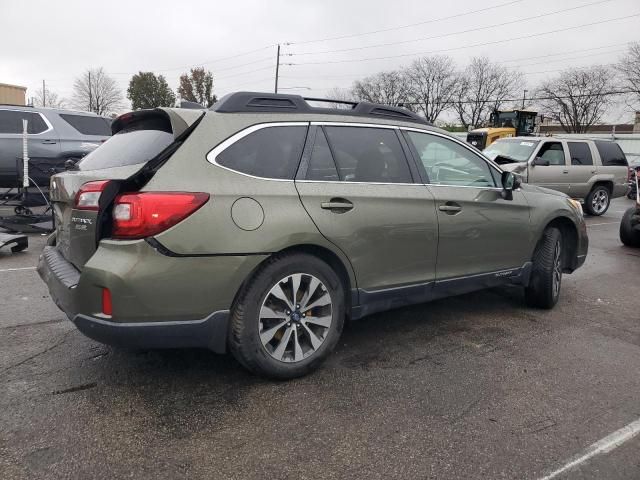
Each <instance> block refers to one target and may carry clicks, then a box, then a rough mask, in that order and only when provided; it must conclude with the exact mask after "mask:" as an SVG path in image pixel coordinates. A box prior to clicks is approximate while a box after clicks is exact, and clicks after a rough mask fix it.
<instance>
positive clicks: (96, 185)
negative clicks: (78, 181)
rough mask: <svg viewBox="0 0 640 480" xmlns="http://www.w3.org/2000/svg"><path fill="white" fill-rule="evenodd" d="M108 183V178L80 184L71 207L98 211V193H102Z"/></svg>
mask: <svg viewBox="0 0 640 480" xmlns="http://www.w3.org/2000/svg"><path fill="white" fill-rule="evenodd" d="M108 183H109V180H96V181H95V182H87V183H85V184H84V185H82V186H81V187H80V190H78V193H77V194H76V200H75V204H74V206H73V208H75V209H77V210H94V211H98V208H99V202H100V195H102V192H103V190H104V189H105V188H106V187H107V184H108Z"/></svg>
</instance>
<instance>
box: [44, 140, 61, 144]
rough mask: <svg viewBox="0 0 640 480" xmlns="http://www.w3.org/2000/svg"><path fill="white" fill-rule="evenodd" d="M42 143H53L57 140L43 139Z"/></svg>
mask: <svg viewBox="0 0 640 480" xmlns="http://www.w3.org/2000/svg"><path fill="white" fill-rule="evenodd" d="M42 143H43V144H45V145H55V144H56V143H58V142H56V141H55V140H43V141H42Z"/></svg>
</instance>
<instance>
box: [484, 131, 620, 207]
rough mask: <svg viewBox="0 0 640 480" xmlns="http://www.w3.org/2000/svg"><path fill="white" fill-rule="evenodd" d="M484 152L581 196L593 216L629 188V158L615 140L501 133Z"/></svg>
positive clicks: (530, 179) (536, 180)
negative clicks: (514, 135) (513, 135)
mask: <svg viewBox="0 0 640 480" xmlns="http://www.w3.org/2000/svg"><path fill="white" fill-rule="evenodd" d="M483 153H484V154H485V155H486V156H488V157H489V158H490V159H491V160H494V161H495V162H496V163H498V164H499V165H500V166H501V167H502V169H503V170H508V171H512V172H514V173H517V174H519V175H521V176H522V179H523V180H524V181H525V182H527V183H533V184H536V185H540V186H542V187H546V188H551V189H553V190H558V191H560V192H563V193H566V194H567V195H569V196H570V197H572V198H575V199H577V200H581V201H583V202H584V207H585V210H586V211H587V213H589V214H591V215H602V214H604V213H605V212H606V211H607V209H608V208H609V203H610V202H611V199H612V198H617V197H622V196H624V195H625V194H626V192H627V188H628V163H627V159H626V157H625V155H624V152H623V151H622V149H621V148H620V146H619V145H618V144H617V143H616V142H613V141H611V140H589V139H584V140H582V139H580V140H577V139H567V138H561V137H513V138H502V139H500V140H497V141H496V142H494V143H492V144H491V145H490V146H489V147H487V148H486V149H485V150H484V151H483Z"/></svg>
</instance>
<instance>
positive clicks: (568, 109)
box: [536, 66, 614, 133]
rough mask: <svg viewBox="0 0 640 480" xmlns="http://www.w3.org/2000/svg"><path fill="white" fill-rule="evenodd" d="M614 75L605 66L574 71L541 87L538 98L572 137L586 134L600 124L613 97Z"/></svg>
mask: <svg viewBox="0 0 640 480" xmlns="http://www.w3.org/2000/svg"><path fill="white" fill-rule="evenodd" d="M613 82H614V80H613V75H612V73H611V71H610V70H609V69H608V68H606V67H603V66H594V67H589V68H573V69H569V70H565V71H564V72H562V73H560V75H558V76H557V77H555V78H553V79H551V80H547V81H545V82H543V83H542V85H540V87H539V88H538V90H537V93H536V95H537V96H538V97H540V98H541V100H540V104H541V105H542V107H543V109H544V114H545V116H546V115H548V116H550V117H551V118H553V119H554V120H556V121H557V122H559V123H560V125H561V126H562V128H563V129H564V130H565V131H566V132H568V133H586V132H588V130H589V127H591V126H592V125H594V124H596V123H598V122H599V121H600V119H601V118H602V116H603V115H604V113H605V112H606V109H607V107H608V106H609V104H610V103H611V97H610V96H609V95H608V94H607V91H609V90H611V89H612V88H613V86H614V85H613Z"/></svg>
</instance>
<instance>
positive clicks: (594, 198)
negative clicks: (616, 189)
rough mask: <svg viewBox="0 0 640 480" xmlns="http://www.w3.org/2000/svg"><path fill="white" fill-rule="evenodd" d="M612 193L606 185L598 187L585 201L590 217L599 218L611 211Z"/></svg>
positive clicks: (594, 188)
mask: <svg viewBox="0 0 640 480" xmlns="http://www.w3.org/2000/svg"><path fill="white" fill-rule="evenodd" d="M610 203H611V193H610V192H609V189H608V188H607V187H605V186H604V185H596V186H595V187H593V189H592V190H591V191H590V192H589V195H587V198H586V199H585V201H584V206H585V210H586V211H587V213H588V214H589V215H593V216H595V217H599V216H600V215H604V213H605V212H606V211H607V210H608V209H609V204H610Z"/></svg>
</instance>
